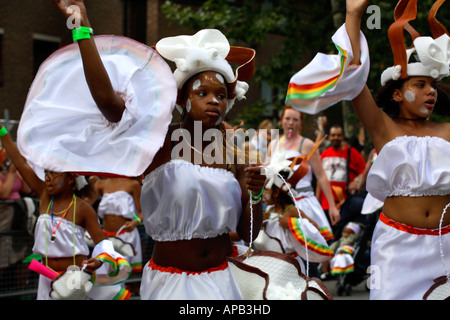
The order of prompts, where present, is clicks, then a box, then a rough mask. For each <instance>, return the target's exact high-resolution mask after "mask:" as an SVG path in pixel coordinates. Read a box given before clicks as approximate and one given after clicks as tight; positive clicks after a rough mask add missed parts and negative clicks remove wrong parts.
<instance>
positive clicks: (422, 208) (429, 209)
mask: <svg viewBox="0 0 450 320" xmlns="http://www.w3.org/2000/svg"><path fill="white" fill-rule="evenodd" d="M448 203H450V195H445V196H424V197H400V196H396V197H389V198H386V201H385V202H384V206H383V214H384V215H385V216H386V217H388V218H390V219H392V220H394V221H397V222H401V223H404V224H407V225H409V226H413V227H416V228H424V229H437V228H439V223H440V220H441V216H442V213H443V210H444V208H445V206H446V205H447V204H448ZM447 211H450V209H448V210H447ZM447 225H450V212H447V213H446V214H445V215H444V218H443V220H442V226H443V227H444V226H447Z"/></svg>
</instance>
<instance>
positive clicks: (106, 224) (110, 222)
mask: <svg viewBox="0 0 450 320" xmlns="http://www.w3.org/2000/svg"><path fill="white" fill-rule="evenodd" d="M130 220H131V219H127V218H124V217H123V216H118V215H114V214H105V216H104V217H103V220H102V225H103V229H104V230H105V231H109V232H117V231H119V229H120V228H121V227H123V225H124V224H125V223H127V222H128V221H130Z"/></svg>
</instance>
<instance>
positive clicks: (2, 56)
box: [0, 0, 262, 135]
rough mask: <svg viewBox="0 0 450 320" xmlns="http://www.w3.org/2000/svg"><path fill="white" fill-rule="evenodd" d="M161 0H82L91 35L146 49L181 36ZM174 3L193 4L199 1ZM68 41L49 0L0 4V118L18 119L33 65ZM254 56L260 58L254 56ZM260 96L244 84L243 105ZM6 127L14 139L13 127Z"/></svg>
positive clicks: (68, 34)
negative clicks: (126, 39)
mask: <svg viewBox="0 0 450 320" xmlns="http://www.w3.org/2000/svg"><path fill="white" fill-rule="evenodd" d="M163 2H164V1H163V0H85V4H86V7H87V9H88V13H89V18H90V22H91V24H92V26H93V28H94V33H95V34H117V35H126V36H129V37H131V38H133V39H135V40H138V41H140V42H143V43H146V44H147V45H150V46H151V45H154V44H155V43H156V42H157V41H158V40H159V39H161V38H163V37H166V36H171V35H178V34H181V33H183V30H182V29H181V28H180V27H177V26H176V24H174V23H173V22H170V23H169V22H168V21H167V20H165V18H164V17H163V15H162V14H161V12H160V7H161V5H162V3H163ZM180 2H182V3H189V4H194V5H195V4H198V3H200V2H201V1H195V0H192V1H180ZM185 33H186V34H192V31H188V32H186V31H185ZM71 42H72V39H71V32H70V30H68V29H67V27H66V21H65V18H64V17H63V16H62V14H61V13H60V12H59V11H58V9H57V8H56V7H55V5H54V4H53V2H52V1H51V0H21V1H16V0H0V101H1V103H0V118H3V119H5V117H9V119H11V120H15V121H17V120H19V119H20V116H21V114H22V110H23V106H24V103H25V100H26V96H27V92H28V89H29V87H30V85H31V83H32V81H33V78H34V76H35V74H36V72H37V70H38V68H39V65H40V64H41V63H42V61H43V60H45V59H46V58H47V57H48V56H49V55H50V54H51V53H52V52H54V51H55V50H56V49H58V48H59V47H61V46H64V45H67V44H69V43H71ZM258 58H259V59H260V60H261V58H262V57H261V56H260V55H259V52H258ZM257 62H258V60H257ZM260 96H261V93H260V89H259V88H255V86H252V85H250V91H249V93H248V94H247V100H246V101H245V102H243V103H251V102H252V101H256V100H258V99H259V97H260ZM239 108H242V106H240V103H239V102H238V103H237V104H236V106H235V108H234V110H233V111H234V112H236V111H237V110H239ZM5 110H6V111H7V112H8V113H9V115H8V113H5ZM13 123H14V121H13V122H10V124H13ZM10 129H12V131H11V133H12V134H13V135H14V132H15V129H17V126H13V127H10Z"/></svg>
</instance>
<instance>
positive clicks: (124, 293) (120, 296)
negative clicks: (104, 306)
mask: <svg viewBox="0 0 450 320" xmlns="http://www.w3.org/2000/svg"><path fill="white" fill-rule="evenodd" d="M130 297H131V292H130V291H128V290H127V289H126V288H124V287H122V288H120V291H119V293H117V294H116V296H115V297H114V298H113V300H130Z"/></svg>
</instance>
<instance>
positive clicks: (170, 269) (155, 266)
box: [148, 245, 238, 275]
mask: <svg viewBox="0 0 450 320" xmlns="http://www.w3.org/2000/svg"><path fill="white" fill-rule="evenodd" d="M237 255H238V250H237V247H236V246H234V245H233V253H232V254H231V257H236V256H237ZM148 266H149V267H150V268H152V269H153V270H157V271H161V272H170V273H178V274H182V273H186V274H187V275H196V274H202V273H210V272H215V271H223V270H225V269H227V268H228V261H227V260H226V259H225V260H223V261H222V263H220V264H219V265H217V266H215V267H211V268H208V269H205V270H202V271H187V270H182V269H179V268H176V267H164V266H160V265H158V264H156V263H155V262H154V261H153V259H150V261H149V262H148Z"/></svg>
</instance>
